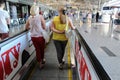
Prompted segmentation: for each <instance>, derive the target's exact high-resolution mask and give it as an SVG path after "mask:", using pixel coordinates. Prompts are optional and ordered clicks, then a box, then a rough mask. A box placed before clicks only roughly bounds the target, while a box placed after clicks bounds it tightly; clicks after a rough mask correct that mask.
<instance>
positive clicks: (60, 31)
mask: <svg viewBox="0 0 120 80" xmlns="http://www.w3.org/2000/svg"><path fill="white" fill-rule="evenodd" d="M65 14H66V13H65V10H64V8H62V7H61V8H59V15H58V16H55V17H54V18H53V21H52V24H51V30H52V31H53V36H52V39H53V41H54V44H55V47H56V51H57V59H58V62H59V69H60V70H62V69H63V64H64V60H63V57H64V53H65V47H66V44H67V42H68V39H67V38H66V36H65V28H66V24H67V23H66V18H67V17H66V15H65ZM71 21H72V20H70V18H68V25H69V26H70V27H71V28H72V29H74V26H73V24H72V22H71Z"/></svg>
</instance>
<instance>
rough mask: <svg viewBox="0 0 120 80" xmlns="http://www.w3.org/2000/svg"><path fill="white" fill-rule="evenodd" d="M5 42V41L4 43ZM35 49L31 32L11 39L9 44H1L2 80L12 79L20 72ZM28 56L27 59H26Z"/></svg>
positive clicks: (0, 66)
mask: <svg viewBox="0 0 120 80" xmlns="http://www.w3.org/2000/svg"><path fill="white" fill-rule="evenodd" d="M17 37H18V36H17ZM14 38H15V37H14ZM4 43H5V42H3V44H4ZM1 44H2V43H1ZM34 50H35V49H34V46H33V44H32V41H31V38H30V34H29V32H28V33H25V34H24V35H22V36H20V37H18V38H16V39H14V40H12V41H10V42H9V43H8V44H7V45H4V46H1V50H0V71H1V72H0V80H11V79H12V78H13V76H14V75H15V74H16V73H17V72H18V70H19V69H20V68H21V67H22V66H23V65H24V63H25V62H26V61H27V60H28V59H29V57H30V55H31V54H32V53H33V52H34ZM24 52H27V53H24ZM24 54H26V55H24ZM28 56H29V57H28ZM26 57H27V59H25V58H26Z"/></svg>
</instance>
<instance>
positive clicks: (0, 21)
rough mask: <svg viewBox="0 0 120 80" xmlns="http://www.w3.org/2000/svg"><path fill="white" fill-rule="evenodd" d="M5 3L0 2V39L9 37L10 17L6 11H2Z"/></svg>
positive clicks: (0, 0)
mask: <svg viewBox="0 0 120 80" xmlns="http://www.w3.org/2000/svg"><path fill="white" fill-rule="evenodd" d="M4 7H5V1H4V0H0V39H5V38H7V37H9V29H8V25H9V24H10V16H9V14H8V12H7V11H5V10H3V9H4Z"/></svg>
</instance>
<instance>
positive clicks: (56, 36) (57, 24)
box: [52, 16, 67, 41]
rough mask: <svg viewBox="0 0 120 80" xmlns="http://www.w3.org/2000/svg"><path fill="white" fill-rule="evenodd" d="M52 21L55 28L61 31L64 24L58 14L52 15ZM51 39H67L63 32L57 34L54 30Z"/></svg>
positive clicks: (64, 26) (63, 28)
mask: <svg viewBox="0 0 120 80" xmlns="http://www.w3.org/2000/svg"><path fill="white" fill-rule="evenodd" d="M53 22H54V25H55V29H57V30H61V31H62V30H65V28H66V24H61V23H60V17H59V16H56V17H54V18H53ZM52 39H53V40H60V41H64V40H67V38H66V36H65V34H59V33H56V32H53V37H52Z"/></svg>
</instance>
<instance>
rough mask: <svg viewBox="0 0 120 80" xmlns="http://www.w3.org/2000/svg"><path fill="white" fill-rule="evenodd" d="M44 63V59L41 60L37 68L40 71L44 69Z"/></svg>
mask: <svg viewBox="0 0 120 80" xmlns="http://www.w3.org/2000/svg"><path fill="white" fill-rule="evenodd" d="M45 62H46V60H45V59H43V60H42V61H41V63H40V64H39V68H40V69H43V68H44V65H45Z"/></svg>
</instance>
